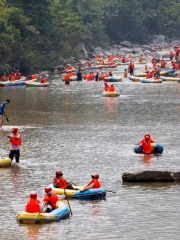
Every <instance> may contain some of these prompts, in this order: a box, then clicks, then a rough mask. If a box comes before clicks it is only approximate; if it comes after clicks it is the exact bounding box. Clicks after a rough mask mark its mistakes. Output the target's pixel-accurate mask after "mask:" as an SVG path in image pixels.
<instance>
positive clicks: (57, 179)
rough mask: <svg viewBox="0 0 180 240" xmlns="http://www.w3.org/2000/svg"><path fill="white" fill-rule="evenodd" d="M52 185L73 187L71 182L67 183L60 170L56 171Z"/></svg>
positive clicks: (64, 187) (65, 187) (66, 187)
mask: <svg viewBox="0 0 180 240" xmlns="http://www.w3.org/2000/svg"><path fill="white" fill-rule="evenodd" d="M53 186H54V187H56V188H63V189H74V188H73V186H72V185H71V183H67V182H66V180H65V179H64V177H63V173H62V172H61V171H56V177H55V178H54V179H53Z"/></svg>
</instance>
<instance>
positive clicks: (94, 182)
mask: <svg viewBox="0 0 180 240" xmlns="http://www.w3.org/2000/svg"><path fill="white" fill-rule="evenodd" d="M91 177H92V181H91V182H90V183H88V185H87V186H85V187H84V188H83V189H82V190H80V192H84V191H86V190H89V189H91V188H100V187H101V184H100V182H99V181H98V179H99V175H98V174H93V175H91Z"/></svg>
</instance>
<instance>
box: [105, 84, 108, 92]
mask: <svg viewBox="0 0 180 240" xmlns="http://www.w3.org/2000/svg"><path fill="white" fill-rule="evenodd" d="M108 89H109V85H108V84H107V85H105V87H104V91H106V92H107V91H108Z"/></svg>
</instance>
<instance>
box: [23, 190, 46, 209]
mask: <svg viewBox="0 0 180 240" xmlns="http://www.w3.org/2000/svg"><path fill="white" fill-rule="evenodd" d="M42 211H43V207H42V205H41V203H40V201H39V199H37V193H36V192H32V193H31V194H30V199H28V200H27V204H26V206H25V212H31V213H35V212H42Z"/></svg>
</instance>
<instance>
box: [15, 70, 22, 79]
mask: <svg viewBox="0 0 180 240" xmlns="http://www.w3.org/2000/svg"><path fill="white" fill-rule="evenodd" d="M20 77H21V74H20V73H19V72H17V73H16V75H15V80H19V79H20Z"/></svg>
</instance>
